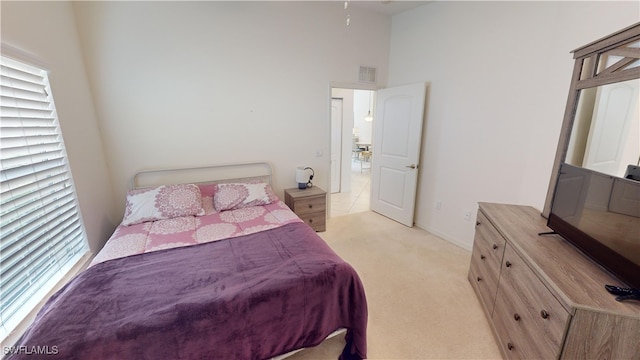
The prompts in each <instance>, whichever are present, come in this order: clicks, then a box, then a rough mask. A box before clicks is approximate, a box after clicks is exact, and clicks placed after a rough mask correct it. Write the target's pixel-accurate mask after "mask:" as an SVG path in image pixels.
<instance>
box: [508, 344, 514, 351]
mask: <svg viewBox="0 0 640 360" xmlns="http://www.w3.org/2000/svg"><path fill="white" fill-rule="evenodd" d="M514 348H515V346H513V344H512V343H507V349H509V351H511V350H513V349H514Z"/></svg>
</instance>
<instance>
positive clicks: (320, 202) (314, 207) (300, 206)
mask: <svg viewBox="0 0 640 360" xmlns="http://www.w3.org/2000/svg"><path fill="white" fill-rule="evenodd" d="M326 204H327V201H326V197H325V196H324V195H321V196H310V197H306V198H302V199H297V200H296V201H295V202H294V203H293V209H292V210H293V212H295V213H296V214H298V215H303V214H309V213H314V212H324V211H325V210H326V209H327V205H326Z"/></svg>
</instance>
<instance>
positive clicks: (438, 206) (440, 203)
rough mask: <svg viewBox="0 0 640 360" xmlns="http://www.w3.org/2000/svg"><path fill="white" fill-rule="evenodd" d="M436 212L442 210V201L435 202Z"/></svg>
mask: <svg viewBox="0 0 640 360" xmlns="http://www.w3.org/2000/svg"><path fill="white" fill-rule="evenodd" d="M435 207H436V210H440V209H442V201H436V206H435Z"/></svg>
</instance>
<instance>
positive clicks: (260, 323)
mask: <svg viewBox="0 0 640 360" xmlns="http://www.w3.org/2000/svg"><path fill="white" fill-rule="evenodd" d="M255 168H257V169H259V170H260V171H263V172H265V174H259V175H258V176H257V177H256V176H246V175H244V174H240V175H239V174H238V171H240V172H241V173H242V172H243V171H248V172H249V173H252V172H254V171H255ZM247 169H248V170H247ZM211 171H213V172H216V173H218V172H222V173H223V174H230V175H227V176H225V179H227V180H220V179H218V177H219V175H215V177H216V179H215V181H210V179H213V178H212V175H211V174H210V172H211ZM185 173H187V174H191V176H192V178H193V179H196V180H197V181H190V182H186V183H185V182H178V181H176V180H177V179H178V178H183V175H184V174H185ZM203 178H204V181H202V180H203ZM270 179H271V169H270V167H269V166H268V164H265V163H255V164H241V165H227V166H213V167H204V168H195V169H180V170H179V171H176V170H169V171H145V172H141V173H139V174H137V175H136V176H135V177H134V180H133V186H132V188H133V189H132V190H130V191H129V192H128V194H127V207H126V210H125V215H124V218H123V221H122V223H121V224H120V225H119V226H118V227H117V229H116V230H115V231H114V233H113V235H112V236H111V238H110V239H109V240H108V241H107V243H106V244H105V246H104V247H103V249H102V250H101V251H100V252H99V253H98V254H97V255H96V256H95V258H94V259H93V260H92V262H91V263H90V265H89V267H88V268H87V269H86V270H84V271H83V272H81V273H80V274H78V275H77V276H76V277H75V278H74V279H72V280H71V281H70V282H69V283H68V284H66V285H65V286H64V287H63V288H62V289H60V290H59V291H58V292H56V293H55V294H54V295H53V296H52V297H51V298H50V299H49V300H48V301H47V303H46V304H45V305H44V306H43V308H42V309H41V310H40V311H39V313H38V315H37V316H36V319H35V320H34V322H33V324H32V325H31V326H30V327H29V328H28V329H27V331H26V332H25V333H24V335H23V336H22V337H21V338H20V340H19V341H18V343H17V344H16V345H15V347H14V349H17V350H19V351H15V352H14V353H13V354H9V355H8V357H7V359H27V358H29V359H33V358H34V357H33V355H34V354H37V353H38V352H40V353H45V354H46V358H47V359H54V358H60V359H270V358H273V357H278V356H282V355H283V354H288V353H290V352H292V351H295V350H297V349H302V348H305V347H311V346H316V345H318V344H320V343H321V342H322V341H323V340H324V339H325V338H327V336H329V335H330V334H335V333H336V331H337V330H340V329H346V335H345V340H346V345H345V347H344V350H343V352H342V354H341V355H340V358H341V359H363V358H366V326H367V304H366V297H365V293H364V288H363V286H362V283H361V281H360V279H359V277H358V274H357V273H356V272H355V270H354V269H353V268H352V267H351V266H350V265H349V264H348V263H346V262H345V261H344V260H342V259H341V258H340V257H339V256H338V255H336V254H335V253H334V252H333V251H332V250H331V249H330V248H329V247H328V245H327V244H326V243H325V242H324V241H323V240H322V239H321V238H320V237H319V236H318V235H317V234H316V233H315V232H314V231H313V230H312V229H311V228H310V227H309V226H308V225H306V224H305V223H304V222H302V220H301V219H300V218H298V217H297V216H296V215H295V214H294V213H293V212H292V211H291V210H290V209H289V208H288V207H287V206H286V205H285V204H284V203H283V202H282V201H280V199H278V198H277V196H275V195H274V194H273V191H272V190H271V187H270V182H271V181H270ZM167 181H168V182H167ZM141 183H142V184H141ZM160 183H164V184H169V185H159V184H160Z"/></svg>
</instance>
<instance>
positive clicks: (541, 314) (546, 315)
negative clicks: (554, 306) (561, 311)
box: [540, 310, 549, 319]
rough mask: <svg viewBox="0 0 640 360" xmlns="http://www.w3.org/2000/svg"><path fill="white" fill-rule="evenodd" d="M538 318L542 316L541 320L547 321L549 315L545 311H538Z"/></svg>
mask: <svg viewBox="0 0 640 360" xmlns="http://www.w3.org/2000/svg"><path fill="white" fill-rule="evenodd" d="M540 316H542V318H543V319H548V318H549V313H548V312H547V310H542V311H540Z"/></svg>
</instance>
